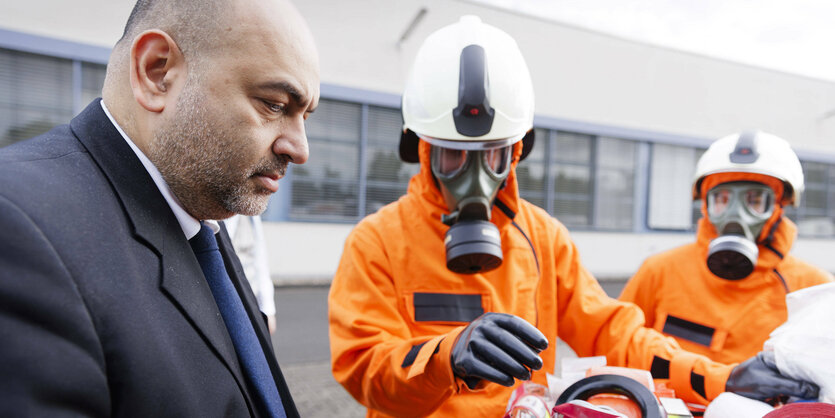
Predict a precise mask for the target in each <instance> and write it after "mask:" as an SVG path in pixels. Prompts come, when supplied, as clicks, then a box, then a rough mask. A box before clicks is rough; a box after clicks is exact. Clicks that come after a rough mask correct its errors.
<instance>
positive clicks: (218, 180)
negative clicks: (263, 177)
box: [148, 83, 287, 220]
mask: <svg viewBox="0 0 835 418" xmlns="http://www.w3.org/2000/svg"><path fill="white" fill-rule="evenodd" d="M211 109H212V108H211V107H210V105H209V103H207V101H206V100H204V97H203V96H202V95H201V93H200V92H199V86H192V85H191V84H190V83H187V85H186V86H185V88H184V90H183V92H182V93H181V95H180V98H179V100H178V101H177V109H176V112H175V114H174V116H173V117H172V118H171V119H169V121H168V122H167V123H165V125H164V126H162V127H161V128H160V129H159V130H158V131H157V132H156V134H155V140H154V143H153V144H152V146H151V147H150V150H149V155H148V157H149V158H150V160H151V161H152V162H153V163H154V164H155V165H156V167H157V169H158V170H159V171H160V173H161V174H162V176H163V178H164V179H165V181H166V183H167V184H168V186H169V187H170V188H171V191H172V193H173V194H174V195H175V196H176V197H177V199H178V200H179V201H180V204H182V205H183V208H184V209H185V210H186V211H187V212H188V213H189V214H190V215H191V216H193V217H195V218H196V219H198V220H205V219H218V220H220V219H225V218H228V217H230V216H232V215H234V214H236V213H239V214H243V215H249V216H254V215H259V214H261V213H263V212H264V210H265V209H266V208H267V204H268V203H269V199H270V196H271V194H272V193H271V192H270V191H269V190H266V189H264V188H263V187H260V186H258V185H257V184H255V182H254V181H253V176H254V175H256V173H265V172H278V174H279V175H280V176H283V175H284V173H285V170H286V167H287V160H286V158H280V157H276V156H272V158H268V157H266V158H263V159H261V160H260V161H259V162H258V163H257V164H255V165H254V166H252V167H245V166H244V167H241V166H242V165H246V164H247V162H246V160H245V158H246V157H245V155H244V154H245V150H246V149H247V148H246V147H242V146H241V145H246V143H247V142H248V141H252V139H250V138H247V137H246V136H244V135H241V134H240V132H245V131H244V130H243V129H235V126H230V125H224V124H223V122H221V121H225V120H228V119H226V118H223V116H222V115H221V114H216V113H215V112H211V111H210V110H211ZM235 132H237V135H235V134H233V133H235Z"/></svg>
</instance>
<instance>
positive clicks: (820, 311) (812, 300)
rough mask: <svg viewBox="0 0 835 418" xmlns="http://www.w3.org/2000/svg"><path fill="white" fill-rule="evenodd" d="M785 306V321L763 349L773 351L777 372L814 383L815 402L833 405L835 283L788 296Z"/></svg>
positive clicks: (834, 382) (834, 394)
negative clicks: (816, 395) (816, 398)
mask: <svg viewBox="0 0 835 418" xmlns="http://www.w3.org/2000/svg"><path fill="white" fill-rule="evenodd" d="M786 305H787V307H788V312H789V318H788V320H787V321H786V322H785V323H784V324H783V325H781V326H779V327H778V328H777V329H775V330H774V331H772V332H771V336H770V337H769V339H768V340H767V341H766V342H765V344H764V346H763V349H764V350H766V351H773V352H774V358H775V360H776V362H777V368H778V369H779V370H780V373H782V374H784V375H786V376H788V377H791V378H794V379H798V380H805V381H809V382H813V383H815V384H817V385H818V386H820V395H819V398H818V399H819V400H820V401H821V402H826V403H835V351H833V349H832V347H835V321H833V318H835V283H827V284H821V285H817V286H812V287H808V288H806V289H802V290H798V291H796V292H792V293H789V294H788V295H786Z"/></svg>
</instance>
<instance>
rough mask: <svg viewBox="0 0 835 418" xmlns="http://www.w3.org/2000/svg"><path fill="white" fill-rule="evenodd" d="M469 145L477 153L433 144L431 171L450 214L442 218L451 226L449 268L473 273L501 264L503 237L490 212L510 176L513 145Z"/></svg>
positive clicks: (447, 236)
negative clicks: (491, 220) (497, 195)
mask: <svg viewBox="0 0 835 418" xmlns="http://www.w3.org/2000/svg"><path fill="white" fill-rule="evenodd" d="M468 145H469V147H470V148H475V149H455V148H449V147H446V146H439V145H432V153H431V166H432V174H434V175H435V178H436V179H438V183H439V184H438V185H439V187H440V189H441V194H442V195H443V197H444V201H446V204H447V207H448V208H449V211H450V213H449V214H448V215H447V214H444V215H443V216H442V217H441V221H443V223H445V224H447V225H449V226H450V228H449V231H447V233H446V237H445V238H444V246H445V247H446V261H447V268H449V269H450V270H451V271H454V272H456V273H466V274H473V273H481V272H486V271H489V270H493V269H495V268H496V267H498V266H500V265H501V263H502V243H501V236H500V234H499V229H498V228H496V225H494V224H493V223H491V222H490V212H491V211H492V208H493V200H494V199H495V198H496V194H498V192H499V189H500V188H501V186H502V184H503V183H504V181H505V179H507V176H508V174H509V173H510V160H511V154H512V150H513V145H512V144H507V143H506V142H505V143H504V144H499V146H495V145H494V144H490V143H478V144H468ZM491 145H493V146H492V147H491ZM459 146H460V145H459Z"/></svg>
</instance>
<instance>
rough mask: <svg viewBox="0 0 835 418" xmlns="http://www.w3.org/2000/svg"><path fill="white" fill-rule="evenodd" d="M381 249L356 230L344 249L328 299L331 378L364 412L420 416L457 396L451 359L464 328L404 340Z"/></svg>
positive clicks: (371, 235) (364, 231) (404, 329)
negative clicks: (360, 405)
mask: <svg viewBox="0 0 835 418" xmlns="http://www.w3.org/2000/svg"><path fill="white" fill-rule="evenodd" d="M380 243H381V241H380V237H379V236H377V235H376V234H375V232H374V231H373V230H372V229H371V228H367V227H365V228H364V227H363V224H362V223H361V224H360V225H358V226H357V228H355V229H354V231H353V232H352V233H351V235H350V236H349V237H348V240H347V241H346V243H345V249H344V253H343V256H342V259H341V261H340V263H339V267H338V269H337V272H336V275H335V276H334V279H333V283H332V284H331V289H330V294H329V295H328V317H329V323H330V344H331V366H332V369H333V375H334V378H335V379H336V381H338V382H339V383H340V384H342V386H344V387H345V389H346V390H348V392H349V393H351V395H352V396H353V397H354V398H356V399H357V400H358V401H359V402H360V403H362V404H363V405H365V406H367V407H369V408H372V409H375V410H378V411H381V412H384V413H387V414H390V415H394V416H419V415H426V414H428V413H430V412H432V411H433V410H435V409H437V408H438V407H439V406H440V405H441V403H443V401H444V400H446V399H447V398H448V397H449V396H451V395H452V394H453V393H455V391H456V390H457V386H456V381H455V379H454V377H453V374H452V367H451V365H450V353H451V351H452V346H453V344H454V342H455V339H456V338H457V336H458V334H459V333H460V332H461V330H462V329H463V327H459V328H455V329H453V330H452V331H450V332H449V333H448V334H445V335H438V336H422V337H417V338H412V337H410V332H409V328H408V324H406V323H405V322H404V320H403V319H402V316H401V314H400V311H399V310H398V307H397V294H396V291H395V288H394V285H393V283H392V281H391V279H390V273H389V270H388V267H389V266H388V259H387V257H386V256H385V253H384V252H383V250H382V246H381V244H380Z"/></svg>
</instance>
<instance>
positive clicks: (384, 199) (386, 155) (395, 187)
mask: <svg viewBox="0 0 835 418" xmlns="http://www.w3.org/2000/svg"><path fill="white" fill-rule="evenodd" d="M402 126H403V123H402V121H401V117H400V110H398V109H387V108H382V107H375V106H369V107H368V146H367V147H366V153H365V155H366V158H365V170H366V171H365V172H366V184H367V191H366V204H365V213H363V215H367V214H370V213H374V212H376V211H377V210H378V209H380V208H381V207H383V206H385V205H387V204H389V203H391V202H394V201H395V200H397V199H398V198H400V196H402V195H404V194H405V193H406V189H407V187H408V183H409V179H410V178H412V176H413V175H415V174H417V172H418V170H419V169H420V165H419V164H407V163H404V162H403V161H402V160H400V154H399V151H398V149H399V144H400V131H401V129H402V128H401V127H402Z"/></svg>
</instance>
